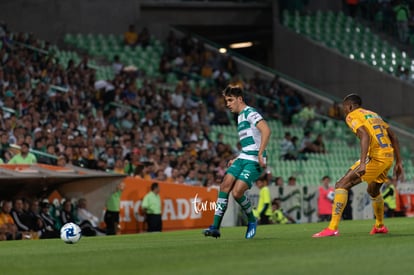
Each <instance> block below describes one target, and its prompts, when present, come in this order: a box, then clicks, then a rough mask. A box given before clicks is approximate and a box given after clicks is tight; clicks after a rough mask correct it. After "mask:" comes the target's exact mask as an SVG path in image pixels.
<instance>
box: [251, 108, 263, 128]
mask: <svg viewBox="0 0 414 275" xmlns="http://www.w3.org/2000/svg"><path fill="white" fill-rule="evenodd" d="M247 120H248V121H249V122H250V123H251V124H253V125H256V124H257V123H258V122H259V121H261V120H263V117H262V115H261V114H259V113H258V112H257V111H256V110H255V109H252V110H251V112H250V113H249V114H248V115H247Z"/></svg>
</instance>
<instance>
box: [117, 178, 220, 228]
mask: <svg viewBox="0 0 414 275" xmlns="http://www.w3.org/2000/svg"><path fill="white" fill-rule="evenodd" d="M153 182H154V181H151V180H143V179H139V178H134V177H128V178H125V179H124V183H125V189H124V191H123V192H122V196H121V211H120V226H121V232H122V233H123V234H126V233H138V232H144V231H146V228H145V224H144V216H143V212H142V209H141V203H142V200H143V198H144V196H145V195H146V194H147V193H148V192H150V190H151V188H150V187H151V184H152V183H153ZM158 183H159V186H160V198H161V203H162V220H163V231H168V230H178V229H190V228H203V227H208V226H209V225H210V224H211V222H212V220H213V216H214V207H215V201H216V199H217V189H214V188H205V187H196V186H188V185H184V184H175V183H165V182H158Z"/></svg>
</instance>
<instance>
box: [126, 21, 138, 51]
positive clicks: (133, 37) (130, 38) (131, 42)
mask: <svg viewBox="0 0 414 275" xmlns="http://www.w3.org/2000/svg"><path fill="white" fill-rule="evenodd" d="M137 42H138V33H137V32H136V31H135V25H133V24H131V25H129V27H128V31H126V32H125V33H124V43H125V45H128V46H135V45H137Z"/></svg>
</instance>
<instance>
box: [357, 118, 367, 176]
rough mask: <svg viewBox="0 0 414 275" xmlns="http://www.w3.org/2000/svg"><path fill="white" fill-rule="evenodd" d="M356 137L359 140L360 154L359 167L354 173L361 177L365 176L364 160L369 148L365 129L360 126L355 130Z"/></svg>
mask: <svg viewBox="0 0 414 275" xmlns="http://www.w3.org/2000/svg"><path fill="white" fill-rule="evenodd" d="M356 135H357V136H358V138H359V143H360V147H361V153H360V157H359V159H360V165H359V168H358V170H357V171H355V173H356V174H357V175H358V176H360V177H361V176H362V175H364V174H365V165H366V163H365V160H366V159H367V156H368V148H369V140H370V138H369V134H368V131H367V129H366V128H365V127H364V126H361V127H359V128H358V129H357V131H356Z"/></svg>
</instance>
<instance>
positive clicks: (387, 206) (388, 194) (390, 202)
mask: <svg viewBox="0 0 414 275" xmlns="http://www.w3.org/2000/svg"><path fill="white" fill-rule="evenodd" d="M396 182H397V181H396V179H395V178H393V177H391V176H388V181H387V182H385V184H384V186H383V187H382V189H383V190H382V192H381V193H382V197H383V198H384V214H385V215H384V216H385V217H387V218H392V217H394V215H395V209H396V208H397V199H396V198H397V191H396V188H395V187H396V186H395V184H394V183H396Z"/></svg>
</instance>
